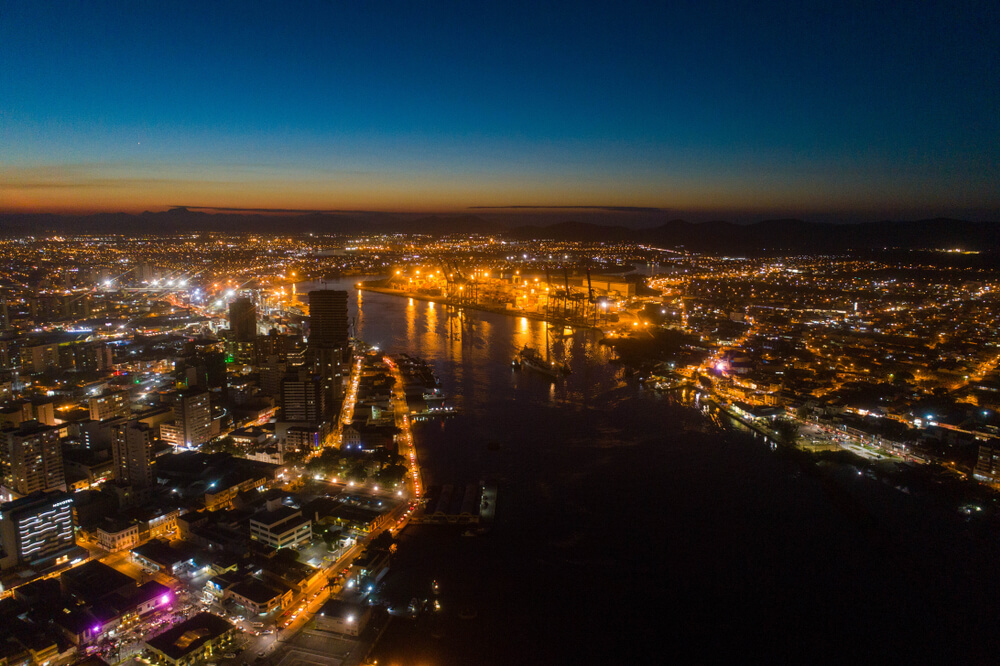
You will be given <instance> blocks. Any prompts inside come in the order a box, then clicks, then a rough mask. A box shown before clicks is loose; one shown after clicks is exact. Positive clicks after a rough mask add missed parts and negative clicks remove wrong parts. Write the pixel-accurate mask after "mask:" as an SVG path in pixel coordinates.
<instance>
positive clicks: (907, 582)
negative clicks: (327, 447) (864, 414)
mask: <svg viewBox="0 0 1000 666" xmlns="http://www.w3.org/2000/svg"><path fill="white" fill-rule="evenodd" d="M330 287H331V288H336V287H335V285H333V284H331V285H330ZM350 293H351V294H352V295H356V298H351V299H349V307H350V316H351V317H352V318H353V320H354V322H355V329H356V335H357V337H359V338H361V339H363V340H365V341H366V342H369V343H372V344H378V345H380V347H381V348H382V349H384V350H387V351H405V352H407V353H410V354H412V355H415V356H419V357H422V358H424V359H425V360H427V361H428V362H430V363H431V364H432V365H433V366H434V368H435V371H436V374H437V375H438V376H439V377H440V379H441V382H442V385H443V389H444V391H445V393H447V394H448V395H449V396H450V402H451V403H452V404H455V405H457V406H458V407H459V408H460V409H462V410H463V413H462V414H461V415H459V416H457V417H455V418H454V419H451V420H449V421H447V422H441V423H427V424H423V425H421V426H419V427H418V430H417V441H418V450H419V452H420V456H421V465H422V468H423V470H425V471H426V475H425V476H426V477H427V483H428V485H430V484H434V483H437V484H442V483H456V484H464V483H474V482H476V481H477V480H479V479H480V478H483V477H484V476H493V477H495V478H498V479H499V480H500V483H501V489H502V490H501V501H500V502H499V503H498V518H497V520H498V523H497V527H496V529H495V530H494V533H493V534H491V535H490V536H488V537H481V538H473V539H467V538H462V537H461V536H460V535H459V534H457V533H456V534H455V535H453V538H452V537H445V536H442V535H441V533H440V532H435V531H433V530H434V529H435V528H429V527H418V528H416V529H414V528H408V529H407V531H406V532H405V533H404V542H403V545H402V546H401V548H400V553H399V557H398V559H397V561H396V563H395V564H394V565H393V571H392V572H391V573H390V579H389V581H390V584H391V586H392V587H393V588H394V589H396V590H397V594H398V595H399V596H401V597H403V599H404V601H408V600H409V599H410V598H411V597H413V596H417V595H418V594H420V595H423V594H426V592H424V590H425V589H426V584H427V581H428V580H430V579H431V578H436V579H439V580H441V581H442V585H443V587H444V589H446V590H447V593H448V595H450V598H449V597H446V598H444V599H443V605H444V607H445V608H446V609H447V610H446V612H445V615H444V616H443V617H442V620H441V621H442V623H443V624H444V627H436V626H432V627H429V626H427V625H421V624H420V622H419V621H418V622H417V623H416V624H413V625H410V624H407V623H405V622H397V623H394V624H393V625H392V626H391V627H390V629H389V631H387V632H386V634H385V636H384V639H383V646H382V652H381V654H382V655H385V656H387V657H388V656H391V655H396V656H399V655H406V656H407V657H408V661H407V663H410V662H411V661H412V660H413V659H412V658H413V656H414V655H417V654H419V655H422V656H423V657H425V661H427V662H428V663H430V662H436V663H479V664H488V663H515V662H516V661H517V660H518V659H522V660H523V655H522V654H521V653H520V652H518V649H517V645H518V641H511V640H510V636H515V635H516V636H527V637H529V639H528V642H531V640H532V639H533V640H534V641H535V642H536V643H537V644H547V645H551V646H553V650H555V651H554V652H550V653H548V654H547V657H548V659H547V661H546V660H545V659H540V660H534V661H532V660H528V663H538V662H539V661H546V663H566V661H565V659H564V657H565V649H566V648H565V646H567V645H570V644H573V641H574V640H575V638H574V637H578V636H579V632H580V631H587V632H588V634H589V636H590V638H591V639H593V640H594V641H596V643H593V644H591V643H588V645H587V647H588V648H590V647H596V649H598V650H599V649H600V647H601V646H602V645H603V646H604V647H606V648H608V649H613V650H617V649H619V646H620V645H621V643H622V641H619V640H618V636H619V633H618V632H621V634H622V635H623V636H626V637H627V640H628V641H632V644H633V645H636V646H640V647H639V650H638V651H639V652H640V653H642V652H644V650H643V648H644V647H645V646H646V645H652V644H654V643H655V644H656V647H657V648H660V647H662V646H660V645H659V639H660V638H661V637H662V633H661V632H662V623H661V622H660V621H659V620H656V621H654V619H655V618H658V617H660V612H659V611H662V610H663V608H674V609H676V608H681V609H685V610H688V609H691V610H692V612H691V613H690V617H691V618H692V620H691V622H690V623H689V624H686V625H683V624H682V625H681V626H682V627H683V629H684V631H685V632H687V633H685V634H684V636H691V637H696V638H697V637H700V638H702V639H704V640H711V636H713V635H714V634H712V631H714V627H717V626H721V625H720V622H721V624H722V625H725V626H726V627H727V631H729V632H736V633H737V634H738V635H739V636H741V637H743V638H747V639H750V638H752V637H753V636H754V635H756V634H757V633H758V632H763V633H766V632H767V631H769V630H770V628H771V627H772V625H771V624H770V623H771V622H774V623H776V626H786V625H787V626H793V625H794V623H795V622H797V621H799V618H801V617H810V618H813V619H814V622H813V626H816V627H830V629H829V630H826V629H824V631H830V632H838V631H839V632H842V634H843V635H847V634H849V633H850V632H852V631H853V630H854V629H855V628H856V627H857V626H865V625H866V624H870V625H871V626H875V625H876V624H878V626H880V627H883V626H888V627H889V629H887V631H889V630H892V629H894V630H896V631H897V632H900V631H912V629H910V627H913V626H920V623H921V622H922V621H924V620H925V618H924V616H923V615H922V614H920V613H910V614H907V613H905V612H903V611H905V610H906V609H909V608H912V609H920V608H926V607H929V604H931V602H932V601H933V603H939V602H940V599H943V598H945V597H946V596H947V598H949V599H955V601H954V602H951V603H950V604H949V606H948V608H947V609H943V610H942V611H941V612H940V613H935V614H933V619H935V621H936V619H937V618H941V617H945V616H947V613H948V612H951V613H954V614H955V615H956V617H957V616H958V611H957V609H958V608H961V607H963V606H962V604H963V603H964V604H967V603H968V600H969V599H970V598H971V597H972V596H973V595H974V594H976V592H975V591H976V590H978V589H980V585H979V583H978V582H977V577H978V578H979V579H982V580H984V581H987V583H988V584H989V585H992V584H994V583H996V582H997V577H996V575H995V573H990V572H992V571H993V568H992V567H985V568H982V567H981V568H979V569H975V570H973V569H970V570H969V571H968V572H967V573H963V574H958V573H954V574H953V575H952V577H951V578H949V579H948V581H947V584H946V585H945V586H944V587H939V586H937V583H936V581H938V580H939V579H938V578H936V577H935V576H926V575H923V572H924V565H923V562H926V563H927V564H926V569H927V571H938V570H944V568H945V567H947V566H949V564H948V563H952V562H955V561H958V560H957V559H956V557H955V555H953V554H952V553H951V551H950V549H952V548H955V549H957V550H959V551H963V550H964V549H972V548H973V546H972V545H971V544H969V543H968V541H967V540H964V536H963V533H962V532H961V529H964V527H962V526H956V523H955V521H954V520H952V518H953V517H952V516H950V515H949V514H947V512H945V511H943V510H942V509H940V508H939V507H937V506H935V505H932V504H931V503H930V502H928V501H925V500H922V499H919V500H918V499H917V498H914V497H910V496H908V495H907V496H904V495H902V494H901V493H898V492H895V491H894V490H893V489H892V488H891V487H887V486H885V485H884V484H881V483H880V482H878V481H877V480H871V479H866V478H859V477H857V475H856V474H852V475H840V474H839V473H836V472H834V473H830V472H828V471H824V470H825V469H826V468H823V469H819V468H817V469H807V470H806V472H808V473H800V471H799V470H798V468H797V467H796V465H795V464H794V463H791V462H789V461H788V460H786V459H784V458H783V457H781V456H780V455H775V454H774V453H773V452H772V451H771V450H770V447H769V446H768V444H767V443H765V442H764V441H763V438H758V439H756V440H755V439H754V437H753V434H752V433H746V434H744V433H743V432H740V430H739V429H741V428H742V426H740V425H738V424H733V423H728V422H727V421H728V420H727V419H722V418H720V417H719V415H718V414H714V415H713V414H712V413H711V410H709V414H707V415H706V416H708V417H709V418H706V417H705V416H703V415H702V414H701V413H700V410H698V409H697V408H696V409H690V408H688V407H686V406H685V405H684V404H682V399H681V397H680V396H678V397H674V396H667V397H664V396H657V395H652V394H649V393H647V392H644V391H642V390H640V389H638V388H637V387H636V386H635V385H634V384H630V383H628V382H627V381H626V380H625V377H624V373H623V371H622V369H621V368H620V367H618V366H615V365H613V364H610V363H608V360H609V359H610V353H609V350H608V349H607V348H606V347H603V346H601V345H599V344H598V343H597V342H598V340H599V338H600V333H594V332H587V331H577V332H575V333H574V334H573V335H572V337H568V338H565V339H552V337H551V336H549V353H550V354H551V355H552V357H553V358H555V359H558V360H561V361H565V362H568V363H569V365H570V367H571V368H572V371H573V373H572V374H571V375H570V376H568V377H566V378H565V379H560V380H558V381H555V382H552V381H549V380H547V379H545V378H543V377H540V376H539V375H537V374H535V373H531V372H529V371H522V372H520V373H518V372H512V371H511V367H510V361H511V359H512V358H513V356H514V354H515V353H516V352H517V351H518V350H519V349H520V348H521V347H523V346H524V345H525V344H528V345H531V346H533V347H536V348H538V349H539V350H540V351H543V352H544V349H545V344H546V326H547V325H546V324H545V323H543V322H538V321H533V320H529V319H526V318H521V317H509V316H505V315H500V314H491V313H481V312H475V311H464V310H459V309H455V308H451V307H448V306H445V305H442V304H441V303H434V304H432V303H430V302H427V301H420V300H413V301H412V302H411V301H409V300H406V299H403V298H400V297H395V296H388V295H384V294H375V293H370V292H369V293H363V292H359V291H356V290H352V291H351V292H350ZM682 395H683V394H682ZM690 399H691V400H692V401H693V403H694V404H695V405H696V406H698V405H702V404H703V403H701V402H700V399H699V398H698V397H697V394H696V393H694V394H692V397H691V398H690ZM711 416H714V417H715V418H714V419H711ZM713 421H714V423H715V424H717V425H718V427H717V426H716V425H713ZM721 428H725V431H720V429H721ZM489 442H497V443H499V445H500V446H499V448H496V449H495V450H491V449H490V448H489V447H488V446H487V444H488V443H489ZM930 525H933V529H931V528H930V527H929V526H930ZM887 535H890V536H891V540H890V539H889V538H888V537H887ZM886 544H891V547H889V546H887V545H886ZM956 544H958V545H956ZM993 550H995V548H994V547H992V546H991V550H990V551H989V552H990V553H992V551H993ZM976 552H977V553H978V555H977V560H976V561H981V562H984V563H988V562H990V561H995V560H996V559H997V558H994V557H992V554H990V555H987V554H984V553H986V551H976ZM935 567H938V568H935ZM952 570H953V571H954V569H952ZM612 572H616V573H617V574H619V575H620V578H617V579H616V580H614V581H612V579H611V574H612ZM612 582H613V583H614V585H612ZM987 583H984V585H986V584H987ZM984 589H985V588H984ZM803 590H808V594H804V593H803ZM595 593H599V596H600V600H599V603H596V602H595V597H594V594H595ZM948 595H950V596H948ZM653 597H655V598H653ZM762 604H763V605H764V610H763V611H761V605H762ZM990 604H993V602H990ZM931 605H932V604H931ZM464 606H471V607H475V609H476V610H477V611H478V616H477V619H476V620H473V621H465V620H461V619H459V618H457V617H456V616H455V615H454V610H451V609H455V610H457V609H460V608H462V607H464ZM598 606H599V607H600V609H597V607H598ZM607 608H610V609H611V610H610V611H609V612H610V616H612V617H621V618H628V620H627V622H623V623H622V626H618V625H615V626H616V627H617V628H616V630H615V631H614V632H610V633H608V632H607V630H608V628H609V626H611V625H609V624H608V619H607V618H608V616H609V612H606V611H605V610H604V609H607ZM636 609H639V611H642V610H646V611H648V612H646V613H642V614H640V613H638V612H637V610H636ZM975 610H976V611H977V612H971V613H963V614H962V616H963V617H966V618H967V619H968V618H973V620H969V621H979V620H977V619H976V618H978V619H981V622H979V625H977V626H979V628H980V629H982V630H983V631H986V630H987V629H988V627H987V626H986V625H990V624H991V622H992V621H994V620H995V619H996V618H997V613H996V607H995V605H987V606H982V605H980V606H978V607H976V609H975ZM449 611H451V612H452V614H451V615H448V612H449ZM553 618H563V619H562V620H558V621H556V620H554V619H553ZM886 623H888V624H887V625H886ZM511 624H513V625H514V626H513V627H511ZM625 624H628V625H629V626H628V627H625V626H624V625H625ZM501 627H502V628H508V629H510V630H511V631H510V632H507V631H501V630H499V628H501ZM709 628H713V629H709ZM434 632H437V633H443V635H444V636H445V637H444V638H443V639H441V640H435V639H433V638H431V637H430V635H431V634H432V633H434ZM644 632H648V633H644ZM698 632H707V633H706V634H704V635H702V634H699V633H698ZM984 635H985V634H984ZM651 636H655V637H656V639H655V640H653V639H651V638H650V637H651ZM602 637H606V638H607V640H606V641H605V643H603V644H602V643H601V640H602ZM644 639H645V640H646V642H645V643H644V642H643V640H644ZM692 641H693V642H697V641H696V640H695V638H693V639H692ZM681 642H682V643H683V642H684V641H683V640H682V641H681ZM699 644H701V643H699ZM825 644H827V645H829V642H826V643H825ZM975 644H976V643H975V642H974V641H967V642H965V643H964V644H963V645H975ZM895 647H898V646H895ZM811 654H812V653H811V652H809V651H808V650H806V652H805V654H804V655H803V656H807V655H811ZM576 656H578V657H581V658H583V661H581V662H580V663H590V662H589V661H587V660H586V657H588V656H591V657H592V656H593V655H589V654H577V655H576ZM381 661H383V659H381V658H380V662H381ZM386 661H390V660H389V659H386ZM607 663H616V662H615V661H614V660H612V661H608V662H607ZM618 663H623V662H622V661H621V660H619V662H618Z"/></svg>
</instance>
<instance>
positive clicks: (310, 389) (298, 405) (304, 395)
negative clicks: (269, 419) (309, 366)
mask: <svg viewBox="0 0 1000 666" xmlns="http://www.w3.org/2000/svg"><path fill="white" fill-rule="evenodd" d="M324 407H325V396H324V394H323V390H322V383H321V380H320V378H319V377H315V376H312V375H309V373H307V372H305V371H301V372H299V373H298V374H292V375H288V376H287V377H285V378H284V379H283V380H282V381H281V414H282V419H283V420H285V421H294V422H297V423H317V422H318V421H320V420H321V419H322V418H323V413H324Z"/></svg>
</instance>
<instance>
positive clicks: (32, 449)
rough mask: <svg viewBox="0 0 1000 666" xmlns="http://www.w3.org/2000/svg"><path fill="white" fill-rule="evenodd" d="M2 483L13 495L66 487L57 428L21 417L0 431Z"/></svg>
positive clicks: (20, 495) (18, 495) (63, 489)
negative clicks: (20, 419) (23, 420)
mask: <svg viewBox="0 0 1000 666" xmlns="http://www.w3.org/2000/svg"><path fill="white" fill-rule="evenodd" d="M0 445H2V446H0V464H2V466H3V483H4V486H5V487H6V488H7V489H8V490H9V491H10V493H11V494H13V495H16V496H17V497H23V496H25V495H30V494H31V493H35V492H39V491H48V490H62V491H65V490H66V477H65V476H64V475H63V459H62V448H61V447H60V445H59V428H57V427H54V426H44V425H42V424H40V423H38V422H37V421H25V422H24V423H22V424H21V425H20V427H18V428H16V429H10V430H4V431H3V432H0Z"/></svg>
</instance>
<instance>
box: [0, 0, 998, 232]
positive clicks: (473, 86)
mask: <svg viewBox="0 0 1000 666" xmlns="http://www.w3.org/2000/svg"><path fill="white" fill-rule="evenodd" d="M289 4H292V5H294V7H293V8H289V7H287V6H285V3H256V2H235V3H215V2H198V3H191V4H183V3H174V2H165V3H154V2H138V3H133V2H120V3H105V2H94V3H90V2H67V3H57V2H27V1H25V2H21V1H18V0H12V1H10V2H4V3H3V4H2V5H0V65H2V66H0V210H3V211H8V212H11V211H25V212H30V211H37V212H41V211H53V212H89V211H101V210H107V211H111V210H123V211H136V212H137V211H141V210H163V209H166V208H168V207H170V206H174V205H186V206H217V207H240V208H251V207H252V208H295V209H324V210H325V209H364V210H384V211H411V212H420V211H442V212H457V211H468V210H469V209H470V208H472V207H480V206H636V207H657V208H663V209H666V212H669V213H670V214H671V215H672V216H676V217H685V216H687V217H689V218H690V217H694V218H697V217H698V216H699V215H702V216H704V215H721V216H726V215H729V216H733V217H739V216H741V215H760V216H766V215H786V214H787V215H801V216H809V215H816V216H824V215H825V216H837V215H842V216H844V217H845V218H863V219H868V218H871V219H876V218H878V219H881V218H887V217H888V218H896V219H904V218H915V217H928V216H933V215H952V216H961V217H966V218H969V219H991V220H994V219H1000V214H998V212H1000V187H998V183H1000V103H998V102H1000V66H998V61H1000V57H998V53H1000V9H998V8H1000V3H997V2H996V0H987V1H979V0H961V1H959V2H955V1H954V0H951V1H947V2H920V1H918V0H910V1H908V2H884V1H882V2H872V1H871V0H866V1H864V2H851V1H844V0H841V1H838V2H831V3H818V2H790V3H785V2H768V1H766V0H763V1H761V2H741V3H736V2H734V3H714V4H713V3H709V2H705V1H704V0H702V1H699V2H691V3H686V2H647V3H636V4H634V5H633V4H630V3H625V2H617V1H616V2H605V3H586V2H581V1H579V0H578V1H576V2H568V3H554V2H527V3H523V4H518V3H514V2H502V3H496V4H493V3H480V2H470V1H468V0H465V1H463V2H454V3H433V2H418V1H415V0H414V1H410V2H360V1H357V2H332V1H330V2H315V3H289ZM473 212H474V211H473Z"/></svg>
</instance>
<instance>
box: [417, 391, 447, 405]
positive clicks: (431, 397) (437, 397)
mask: <svg viewBox="0 0 1000 666" xmlns="http://www.w3.org/2000/svg"><path fill="white" fill-rule="evenodd" d="M446 397H447V396H446V395H445V394H444V392H443V391H442V390H441V389H439V388H432V389H428V390H425V391H424V393H423V398H424V402H440V401H442V400H444V399H445V398H446Z"/></svg>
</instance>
